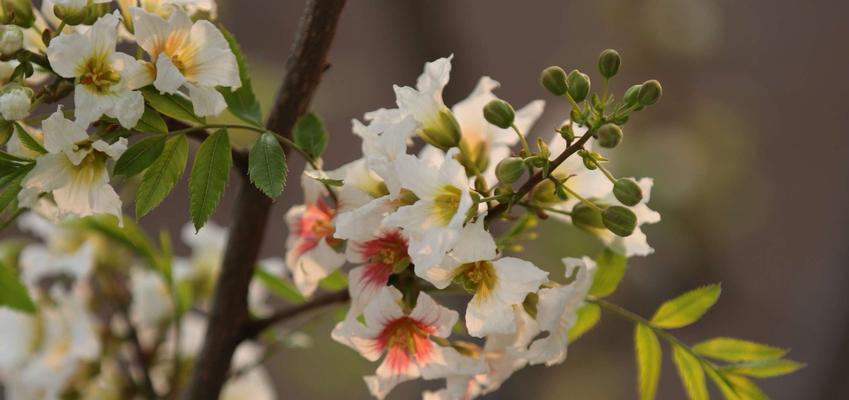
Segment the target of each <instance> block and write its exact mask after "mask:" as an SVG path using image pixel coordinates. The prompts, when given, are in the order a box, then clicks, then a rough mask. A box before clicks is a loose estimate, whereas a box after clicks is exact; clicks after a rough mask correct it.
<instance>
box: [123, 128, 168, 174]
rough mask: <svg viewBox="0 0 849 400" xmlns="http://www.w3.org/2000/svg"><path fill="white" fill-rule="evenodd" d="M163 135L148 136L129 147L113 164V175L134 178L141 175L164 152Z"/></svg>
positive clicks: (164, 138)
mask: <svg viewBox="0 0 849 400" xmlns="http://www.w3.org/2000/svg"><path fill="white" fill-rule="evenodd" d="M166 139H167V137H166V136H165V135H155V136H148V137H146V138H144V139H142V140H139V141H138V142H136V143H135V144H133V145H132V146H130V148H129V149H127V151H125V152H124V154H122V155H121V158H119V159H118V161H117V162H116V163H115V170H114V174H115V175H124V176H128V177H129V176H135V175H136V174H139V173H141V172H142V171H144V170H145V169H146V168H147V167H149V166H150V165H151V164H153V162H154V161H156V159H157V158H159V156H160V155H161V154H162V151H163V150H165V140H166Z"/></svg>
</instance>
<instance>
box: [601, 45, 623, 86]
mask: <svg viewBox="0 0 849 400" xmlns="http://www.w3.org/2000/svg"><path fill="white" fill-rule="evenodd" d="M620 62H621V59H620V58H619V53H617V52H616V50H613V49H607V50H605V51H602V52H601V55H599V56H598V72H600V73H601V76H603V77H605V78H607V79H610V78H612V77H613V76H614V75H616V73H617V72H619V63H620Z"/></svg>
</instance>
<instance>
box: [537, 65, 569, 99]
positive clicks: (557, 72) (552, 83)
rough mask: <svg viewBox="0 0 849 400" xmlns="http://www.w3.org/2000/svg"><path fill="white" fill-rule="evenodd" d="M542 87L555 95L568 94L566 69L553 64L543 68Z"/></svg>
mask: <svg viewBox="0 0 849 400" xmlns="http://www.w3.org/2000/svg"><path fill="white" fill-rule="evenodd" d="M540 83H541V84H542V87H544V88H545V89H546V90H548V91H549V92H551V94H553V95H555V96H563V95H564V94H566V71H564V70H563V68H560V67H557V66H551V67H548V68H546V69H544V70H542V76H541V77H540Z"/></svg>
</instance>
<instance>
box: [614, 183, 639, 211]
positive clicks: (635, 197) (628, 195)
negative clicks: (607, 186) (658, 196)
mask: <svg viewBox="0 0 849 400" xmlns="http://www.w3.org/2000/svg"><path fill="white" fill-rule="evenodd" d="M613 195H614V196H616V200H619V202H620V203H622V204H624V205H626V206H629V207H633V206H635V205H637V204H639V203H640V201H642V200H643V189H641V188H640V185H638V184H637V182H635V181H634V180H633V179H631V178H620V179H617V180H616V183H614V184H613Z"/></svg>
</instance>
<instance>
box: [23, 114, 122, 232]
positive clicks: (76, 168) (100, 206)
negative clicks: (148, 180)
mask: <svg viewBox="0 0 849 400" xmlns="http://www.w3.org/2000/svg"><path fill="white" fill-rule="evenodd" d="M42 128H43V130H44V148H45V149H46V150H47V154H43V155H41V156H39V157H38V158H36V160H35V168H33V169H32V171H30V172H29V173H28V174H27V175H26V177H24V180H23V182H22V184H21V185H22V186H23V190H22V191H21V193H20V194H19V195H18V201H19V202H20V204H21V206H22V207H30V206H32V205H34V204H35V203H36V202H37V201H38V197H39V195H40V194H43V193H48V194H52V195H53V200H54V201H55V203H56V207H57V208H58V212H59V216H60V217H63V216H68V215H74V216H80V217H84V216H88V215H94V214H112V215H114V216H116V217H117V218H118V220H119V221H122V213H121V198H120V197H118V193H116V192H115V189H113V188H112V186H110V185H109V173H108V171H107V170H106V162H107V161H108V160H109V159H113V160H117V159H118V158H119V157H120V156H121V154H123V153H124V151H125V150H126V149H127V139H126V138H121V139H118V141H116V142H115V143H112V144H109V143H107V142H104V141H103V140H95V141H92V140H91V139H90V138H89V137H88V134H87V133H86V131H85V129H84V128H83V127H82V126H80V125H78V124H77V123H76V122H74V121H70V120H68V119H66V118H65V116H64V115H63V114H62V108H61V107H60V108H59V109H58V110H57V111H56V112H55V113H53V115H51V116H50V117H49V118H47V119H45V120H44V122H43V124H42Z"/></svg>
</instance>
